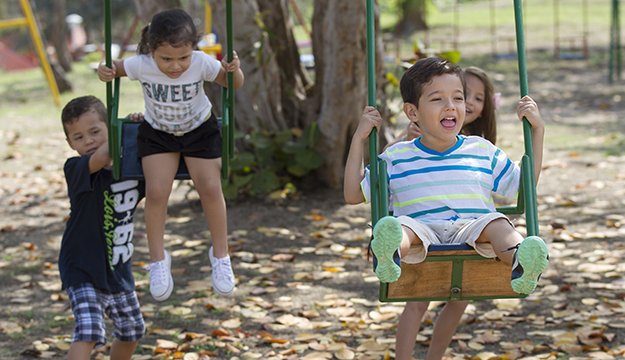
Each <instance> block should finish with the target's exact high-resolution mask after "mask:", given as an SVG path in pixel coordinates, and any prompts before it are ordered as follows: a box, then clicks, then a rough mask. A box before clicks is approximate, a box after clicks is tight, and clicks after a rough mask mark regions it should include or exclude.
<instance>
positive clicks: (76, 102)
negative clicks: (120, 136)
mask: <svg viewBox="0 0 625 360" xmlns="http://www.w3.org/2000/svg"><path fill="white" fill-rule="evenodd" d="M89 111H95V112H96V113H98V116H99V117H100V121H104V122H106V118H107V115H106V106H104V103H102V101H100V99H98V98H97V97H95V96H91V95H88V96H81V97H77V98H75V99H73V100H72V101H70V102H68V103H67V105H65V107H64V108H63V112H62V113H61V121H62V122H63V131H65V135H67V129H66V128H65V126H66V125H70V124H72V123H73V122H74V121H76V120H78V118H79V117H80V116H81V115H82V114H85V113H88V112H89Z"/></svg>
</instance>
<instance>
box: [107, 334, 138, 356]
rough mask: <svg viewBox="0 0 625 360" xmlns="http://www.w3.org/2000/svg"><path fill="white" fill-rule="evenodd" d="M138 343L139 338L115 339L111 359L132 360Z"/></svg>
mask: <svg viewBox="0 0 625 360" xmlns="http://www.w3.org/2000/svg"><path fill="white" fill-rule="evenodd" d="M138 343H139V340H137V341H121V340H119V339H114V340H113V344H112V345H111V354H110V355H111V356H110V358H111V360H130V358H131V357H132V354H133V353H134V352H135V349H136V348H137V344H138Z"/></svg>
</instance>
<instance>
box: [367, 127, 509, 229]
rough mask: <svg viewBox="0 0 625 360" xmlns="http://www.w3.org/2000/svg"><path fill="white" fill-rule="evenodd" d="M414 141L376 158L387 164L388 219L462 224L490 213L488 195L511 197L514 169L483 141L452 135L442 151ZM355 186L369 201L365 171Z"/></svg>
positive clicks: (482, 139)
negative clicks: (403, 217)
mask: <svg viewBox="0 0 625 360" xmlns="http://www.w3.org/2000/svg"><path fill="white" fill-rule="evenodd" d="M419 140H420V138H417V139H415V140H413V141H403V142H399V143H397V144H395V145H393V146H391V147H389V148H388V149H386V151H384V153H382V154H381V155H380V156H379V158H380V159H381V160H384V161H386V164H387V173H388V189H389V208H390V210H392V211H393V215H394V216H400V215H406V216H410V217H411V218H414V219H417V220H419V221H422V222H445V221H468V220H473V219H476V218H478V217H480V216H482V215H484V214H487V213H491V212H494V211H496V210H495V204H494V201H493V198H492V196H491V191H492V192H495V193H498V194H500V195H503V196H505V197H507V198H511V199H514V198H516V196H517V192H518V189H519V183H520V175H521V170H520V167H519V165H518V164H516V163H513V162H512V161H511V160H510V159H508V157H507V156H506V154H505V153H504V152H503V151H502V150H501V149H499V148H497V147H496V146H495V145H493V144H492V143H491V142H489V141H488V140H486V139H484V138H482V137H479V136H464V135H458V141H457V142H456V145H454V146H453V147H452V148H451V149H449V150H447V151H446V152H444V153H440V152H437V151H434V150H431V149H428V148H426V147H425V146H423V145H421V143H420V141H419ZM361 188H362V192H363V194H364V196H365V202H369V201H370V180H369V167H367V169H366V170H365V178H364V179H363V180H362V182H361Z"/></svg>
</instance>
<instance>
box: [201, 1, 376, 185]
mask: <svg viewBox="0 0 625 360" xmlns="http://www.w3.org/2000/svg"><path fill="white" fill-rule="evenodd" d="M232 3H233V4H232V6H233V9H236V11H235V12H234V14H233V23H234V24H233V30H234V49H235V50H236V51H237V53H238V54H239V58H240V59H241V69H242V70H243V72H244V74H245V84H244V86H243V87H242V88H241V89H239V90H237V91H236V96H235V104H236V105H235V108H236V124H237V128H238V129H239V130H241V131H242V132H243V133H248V132H249V131H250V130H252V129H254V130H259V129H264V130H268V131H272V130H283V129H288V128H291V127H294V126H296V127H304V126H306V125H308V124H310V123H313V122H315V123H317V124H318V125H319V128H320V130H321V134H322V136H321V139H320V143H319V146H318V148H317V150H318V151H319V152H320V153H321V154H322V156H323V157H324V164H323V165H322V168H321V169H319V171H318V172H317V177H318V178H319V179H320V180H322V181H323V182H325V183H326V184H327V185H329V186H330V187H333V188H339V187H341V186H342V184H343V173H344V168H345V160H346V157H347V151H348V149H349V142H350V139H351V136H352V134H353V132H354V131H355V129H356V127H357V126H358V122H359V120H360V114H361V113H362V110H363V108H364V106H365V104H366V103H367V60H366V59H367V57H366V42H367V39H366V7H365V2H364V1H333V0H315V3H314V4H315V13H314V15H313V24H312V37H313V39H312V43H313V54H314V57H315V81H316V82H315V84H314V86H312V87H310V84H311V81H310V79H309V78H308V75H307V73H306V71H305V70H304V68H303V67H302V64H301V63H300V60H299V53H298V51H297V45H296V44H295V39H294V37H293V22H292V20H291V19H290V15H289V12H288V7H287V2H286V0H233V1H232ZM211 6H212V9H213V24H214V26H215V28H216V31H217V35H218V38H219V41H220V43H221V44H222V46H223V47H224V50H223V52H224V55H225V54H226V48H225V46H226V16H225V13H226V9H225V1H223V0H211ZM376 15H378V16H376V21H377V17H379V14H376ZM376 29H377V25H376ZM381 54H382V46H381V39H380V38H379V37H376V74H377V81H376V83H377V84H378V98H379V99H380V102H379V103H385V96H384V94H383V92H382V91H380V90H381V89H382V88H383V84H384V75H383V66H382V65H383V64H382V55H381ZM206 89H207V93H208V94H209V98H210V99H211V101H212V102H213V104H216V105H217V106H216V107H215V112H216V113H217V114H219V113H220V106H219V104H220V102H219V101H220V98H221V93H220V89H219V87H218V86H214V85H207V86H206ZM379 110H380V112H381V113H382V115H383V116H385V115H387V110H386V108H385V107H384V106H381V107H379ZM385 118H388V117H387V116H386V117H385ZM380 138H381V144H385V141H384V137H383V136H380Z"/></svg>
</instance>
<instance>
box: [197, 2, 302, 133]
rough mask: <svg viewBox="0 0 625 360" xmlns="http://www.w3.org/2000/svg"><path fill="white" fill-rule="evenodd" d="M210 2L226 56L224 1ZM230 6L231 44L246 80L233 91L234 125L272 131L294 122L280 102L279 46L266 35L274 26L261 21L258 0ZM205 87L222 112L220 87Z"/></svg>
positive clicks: (281, 93)
mask: <svg viewBox="0 0 625 360" xmlns="http://www.w3.org/2000/svg"><path fill="white" fill-rule="evenodd" d="M278 1H279V0H274V8H275V9H279V8H280V7H279V6H277V2H278ZM210 4H211V7H212V10H213V26H214V27H215V29H216V32H217V36H218V38H219V42H220V43H221V44H222V47H223V50H222V53H223V54H224V56H226V54H227V50H228V49H227V48H226V46H227V44H226V4H225V1H223V0H211V1H210ZM232 7H233V9H236V11H235V12H234V14H233V19H232V21H233V31H234V35H233V38H234V40H233V47H234V50H235V51H236V52H237V54H238V55H239V59H240V60H241V70H243V73H244V74H245V84H244V85H243V87H242V88H240V89H239V90H237V91H236V92H235V109H236V126H237V128H238V129H239V130H240V131H242V132H243V133H249V132H250V131H251V130H261V129H264V130H268V131H272V130H283V129H288V128H290V127H292V126H296V125H297V123H298V119H297V118H290V117H286V116H285V112H284V106H283V103H282V100H283V88H284V87H285V86H284V85H285V84H283V80H282V77H281V75H280V72H281V69H280V67H279V64H278V61H277V57H276V52H277V51H278V50H277V49H274V48H273V47H272V42H271V40H270V39H269V37H270V34H271V33H272V32H273V31H274V30H273V29H268V28H267V27H266V25H265V24H262V22H263V19H262V16H261V11H260V7H259V2H258V1H257V0H233V1H232ZM259 24H261V25H259ZM281 24H284V22H283V23H281ZM298 59H299V58H298ZM298 61H299V60H298ZM292 81H293V82H294V83H297V82H296V81H295V80H292ZM205 89H206V91H207V93H208V97H209V98H210V100H211V102H212V103H213V104H215V105H217V106H216V108H215V112H216V113H217V114H218V115H219V114H221V109H220V106H219V105H220V104H221V89H220V87H219V86H218V85H215V84H208V85H207V86H205ZM298 91H299V90H298Z"/></svg>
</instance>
